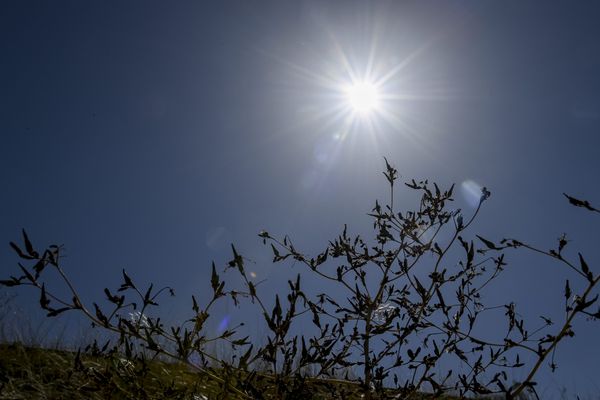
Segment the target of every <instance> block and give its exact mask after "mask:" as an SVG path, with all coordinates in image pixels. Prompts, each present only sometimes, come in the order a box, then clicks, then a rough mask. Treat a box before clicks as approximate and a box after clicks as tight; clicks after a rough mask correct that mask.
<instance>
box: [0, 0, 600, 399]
mask: <svg viewBox="0 0 600 400" xmlns="http://www.w3.org/2000/svg"><path fill="white" fill-rule="evenodd" d="M598 20H600V6H598V4H595V3H593V2H577V3H570V2H566V1H565V2H558V1H557V2H545V1H538V2H530V1H513V2H491V1H480V2H475V1H473V2H470V1H449V2H444V3H441V2H429V1H424V2H421V1H418V2H417V1H414V2H369V1H294V2H291V1H290V2H283V1H273V2H243V1H240V2H235V1H214V2H208V1H207V2H177V3H175V2H169V3H166V2H162V3H161V2H149V1H144V2H142V1H132V2H127V3H124V2H77V1H71V2H68V1H62V2H42V1H40V2H29V1H19V2H17V1H12V2H11V1H5V2H2V3H1V4H0V54H1V57H0V135H1V139H2V140H1V142H0V143H1V145H0V182H1V183H2V187H3V190H2V192H1V194H0V242H2V243H8V242H9V241H11V240H15V239H18V237H19V234H20V229H21V228H22V227H24V228H26V229H27V230H28V232H29V233H30V236H31V238H32V239H33V240H34V242H36V243H39V244H40V246H41V245H44V244H50V243H63V244H65V246H66V247H67V249H68V258H67V259H66V261H65V262H66V264H65V268H66V269H67V270H68V272H69V274H70V275H71V276H72V277H73V280H74V282H75V283H76V284H77V285H78V286H79V287H81V288H82V291H83V292H84V293H86V294H87V295H88V296H89V300H90V301H92V300H94V299H98V298H101V289H102V288H103V287H104V286H114V285H115V284H117V282H118V280H119V274H120V270H121V268H123V267H125V268H126V269H127V270H128V271H129V272H130V273H131V275H132V276H134V277H137V278H138V279H139V280H140V281H142V282H151V281H152V282H163V283H165V284H169V285H171V286H173V287H175V288H176V289H177V290H178V292H179V293H181V296H179V297H178V299H179V300H176V301H175V303H170V304H171V305H170V306H169V307H170V312H171V314H172V315H179V313H181V315H182V316H183V315H187V314H185V313H184V310H183V305H186V304H187V298H188V296H189V295H190V294H192V293H196V294H198V293H204V292H205V291H206V290H207V286H208V283H207V279H208V277H209V272H210V268H209V267H210V262H211V260H215V261H216V262H217V263H218V264H223V263H224V262H225V261H227V260H228V257H229V248H228V246H229V243H231V242H233V243H236V245H237V247H238V248H239V249H240V251H241V252H242V253H244V254H245V255H246V256H247V257H249V258H251V259H253V260H255V261H256V264H254V268H255V273H256V274H257V279H267V282H266V283H264V284H263V287H264V288H265V290H276V288H277V287H278V285H279V286H280V285H281V282H282V279H283V280H284V279H285V277H286V276H287V272H285V271H283V270H282V269H285V267H284V266H280V265H276V266H273V265H271V264H270V263H269V259H270V253H269V252H268V249H267V248H263V247H262V245H261V244H260V241H259V240H258V238H257V236H256V234H257V233H258V232H259V231H260V230H262V229H266V230H268V231H270V232H273V233H274V234H280V235H283V234H290V235H291V236H292V237H293V238H295V241H296V244H297V245H298V246H299V247H301V248H304V249H306V250H307V251H308V252H309V253H310V252H316V251H319V250H322V248H323V246H324V245H325V243H326V241H327V240H329V239H331V238H333V236H334V235H335V234H336V233H338V232H339V230H340V228H341V227H342V226H343V224H344V223H347V224H348V225H349V227H350V229H351V230H353V231H354V232H356V233H363V234H368V233H369V228H370V220H369V219H368V217H367V216H366V213H367V212H368V211H370V209H371V207H372V205H373V204H374V201H375V199H380V200H383V199H386V196H387V191H386V187H385V181H384V179H383V176H382V175H381V171H382V170H383V167H384V160H383V157H387V159H388V160H390V162H391V163H392V164H394V165H395V166H396V167H397V169H398V170H399V172H400V174H401V175H402V177H403V178H405V179H411V178H419V179H421V178H429V179H431V180H433V181H436V182H439V183H440V184H442V185H444V186H449V185H450V184H452V183H456V184H457V185H458V186H457V187H458V188H464V187H465V186H466V187H468V185H478V186H486V187H488V188H489V189H490V190H491V192H492V197H491V199H490V200H489V201H488V202H487V203H486V205H485V207H484V209H483V211H482V214H481V217H480V218H479V220H478V222H477V224H476V226H475V229H474V231H473V232H472V233H479V234H481V235H483V236H485V237H488V238H492V239H499V238H502V237H505V236H514V237H518V238H521V239H523V240H526V241H530V242H533V243H535V244H539V245H540V246H542V247H549V246H552V245H554V241H555V239H556V238H557V237H558V236H560V234H561V233H563V232H567V233H569V234H570V237H571V238H572V239H573V243H572V244H571V247H572V248H573V250H574V249H577V250H579V251H581V252H582V253H584V254H585V256H586V259H588V262H589V264H590V265H591V266H596V265H597V264H598V262H600V254H598V252H597V237H598V236H597V234H598V226H599V224H598V220H597V218H593V215H589V214H587V213H585V212H583V211H582V210H579V209H574V208H572V207H568V205H567V204H566V202H565V199H564V197H562V194H561V193H562V192H567V193H570V194H572V195H574V196H576V197H581V198H586V199H588V200H590V201H591V202H592V204H600V187H599V186H598V172H599V171H600V161H598V156H597V152H598V149H599V148H600V74H599V73H598V71H600V44H599V43H598V37H600V27H599V25H598V24H597V21H598ZM344 60H345V62H344ZM369 60H371V61H372V66H373V68H372V70H373V71H374V72H373V74H374V76H379V77H380V76H382V75H385V74H386V73H388V72H390V71H394V73H393V74H391V75H390V76H389V79H387V80H386V81H385V84H384V85H383V88H382V90H383V92H384V94H385V96H383V97H382V100H381V102H382V103H384V107H385V110H386V112H387V114H386V115H380V114H377V113H373V114H372V115H370V116H368V117H366V118H365V117H357V116H356V115H354V116H353V115H352V112H351V111H348V110H347V108H348V107H346V106H347V104H346V105H345V103H344V102H345V100H344V98H343V96H342V95H341V91H340V88H341V87H342V86H343V85H344V82H348V81H349V79H350V78H349V74H348V69H351V70H352V71H353V73H355V74H356V75H357V76H359V77H362V76H364V74H365V73H366V72H365V71H367V70H368V66H369ZM332 82H333V83H335V84H339V85H342V86H340V87H336V86H335V85H333V84H332ZM386 96H387V97H386ZM344 107H345V108H344ZM340 110H341V111H340ZM351 120H352V121H351ZM467 182H471V183H469V184H467ZM403 193H406V192H402V191H400V192H398V194H397V198H398V199H399V200H398V201H399V203H400V206H404V207H412V206H414V205H415V203H414V199H413V198H411V197H410V196H404V197H403ZM456 197H457V201H456V203H457V204H456V205H457V206H458V207H463V208H464V209H469V199H468V195H467V194H466V191H465V190H459V191H458V192H457V194H456ZM574 254H576V253H574ZM510 260H511V270H510V271H508V272H507V274H506V277H504V278H503V279H502V280H500V281H499V283H498V285H499V286H498V291H497V293H493V294H491V295H490V296H492V298H493V299H494V300H496V297H495V296H499V295H500V294H510V295H511V297H514V298H515V299H516V300H517V301H520V303H519V305H522V307H524V309H525V311H529V312H531V313H533V314H532V315H537V314H540V313H541V314H548V313H551V311H546V309H545V307H546V308H548V307H550V306H549V305H556V304H560V301H561V293H562V292H561V291H562V287H563V285H564V279H565V278H567V277H569V276H568V272H567V271H565V270H563V269H560V268H559V267H558V266H557V265H552V264H551V263H548V262H546V261H544V262H538V261H542V260H540V259H537V258H533V257H527V256H520V255H517V254H514V255H511V257H510ZM15 261H16V260H15V257H14V255H13V254H12V253H11V251H10V249H9V247H8V246H5V247H4V249H3V250H1V251H0V263H1V264H2V265H3V267H2V268H3V271H4V273H3V274H4V275H6V274H7V273H8V272H9V271H10V272H12V271H14V266H15ZM295 268H296V267H295ZM596 270H600V269H598V268H596ZM308 282H310V283H311V284H313V285H320V284H322V283H320V282H318V281H310V280H309V281H308ZM532 292H533V293H534V294H535V296H531V294H532ZM532 297H533V298H532ZM21 298H22V299H26V298H27V296H26V295H25V294H24V295H23V296H22V297H21ZM178 302H179V303H178ZM554 308H555V309H556V308H560V305H559V306H558V307H554ZM535 310H540V311H535ZM185 311H187V309H186V310H185ZM223 312H226V311H223ZM536 313H537V314H536ZM576 328H577V329H576V331H577V336H576V338H575V340H573V341H572V343H568V344H566V345H565V346H564V349H565V350H564V352H562V353H560V354H559V356H560V358H559V361H562V364H559V370H558V372H557V373H556V374H554V375H549V374H545V375H544V374H542V378H543V379H544V383H545V385H546V387H547V388H549V389H548V390H549V392H548V393H550V391H553V392H552V393H554V394H556V393H557V391H558V389H559V388H560V387H561V386H563V385H564V386H566V387H567V388H568V390H569V393H571V394H572V393H575V392H577V393H580V394H582V395H583V396H585V395H587V394H591V393H595V394H596V395H597V393H598V390H599V387H598V385H597V384H596V383H594V381H595V380H597V379H598V378H599V377H600V367H599V366H598V363H597V360H598V357H599V356H600V348H599V347H600V346H599V345H598V344H597V343H593V339H594V338H595V337H597V336H598V334H599V333H600V326H599V325H598V324H597V323H593V322H586V321H579V323H578V325H577V326H576Z"/></svg>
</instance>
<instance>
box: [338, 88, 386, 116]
mask: <svg viewBox="0 0 600 400" xmlns="http://www.w3.org/2000/svg"><path fill="white" fill-rule="evenodd" d="M345 92H346V100H347V101H348V104H349V105H350V106H351V107H352V110H353V111H354V112H356V113H358V114H360V115H367V114H370V113H372V112H374V111H377V108H378V107H379V103H380V98H379V97H380V95H379V92H378V90H377V87H376V86H375V85H374V84H372V83H370V82H366V81H365V82H354V83H353V84H351V85H348V87H346V90H345Z"/></svg>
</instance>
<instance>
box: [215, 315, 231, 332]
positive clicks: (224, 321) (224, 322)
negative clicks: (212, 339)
mask: <svg viewBox="0 0 600 400" xmlns="http://www.w3.org/2000/svg"><path fill="white" fill-rule="evenodd" d="M228 326H229V315H226V316H225V317H223V319H222V320H221V322H220V323H219V327H218V328H217V329H218V331H219V332H224V331H225V330H226V329H227V327H228Z"/></svg>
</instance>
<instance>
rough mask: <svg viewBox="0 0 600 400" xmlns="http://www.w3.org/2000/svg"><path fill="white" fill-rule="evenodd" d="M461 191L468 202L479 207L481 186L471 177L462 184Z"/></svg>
mask: <svg viewBox="0 0 600 400" xmlns="http://www.w3.org/2000/svg"><path fill="white" fill-rule="evenodd" d="M460 189H461V192H462V194H463V197H464V198H465V200H466V202H467V203H468V204H469V205H470V206H471V207H477V206H478V205H479V201H480V200H481V189H482V188H481V186H480V185H479V184H478V183H477V182H475V181H472V180H470V179H467V180H466V181H464V182H463V183H461V185H460Z"/></svg>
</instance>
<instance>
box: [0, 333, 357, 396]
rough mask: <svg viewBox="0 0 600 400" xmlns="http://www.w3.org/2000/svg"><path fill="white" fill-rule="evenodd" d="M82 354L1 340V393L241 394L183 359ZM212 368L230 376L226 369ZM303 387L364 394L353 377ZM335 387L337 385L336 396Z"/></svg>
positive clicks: (267, 383) (301, 391) (315, 392)
mask: <svg viewBox="0 0 600 400" xmlns="http://www.w3.org/2000/svg"><path fill="white" fill-rule="evenodd" d="M76 358H77V357H76V354H75V353H71V352H66V351H60V350H49V349H41V348H29V347H24V346H22V345H19V344H12V345H7V344H0V399H192V400H203V399H236V398H240V397H239V396H236V395H235V394H234V393H231V392H228V391H227V390H225V389H224V385H223V383H222V382H219V381H217V380H215V379H213V378H210V377H207V376H204V375H201V374H198V373H194V372H193V371H190V370H189V368H188V367H187V366H185V365H182V364H170V363H164V362H160V361H152V362H148V363H147V367H146V368H144V367H143V364H142V363H136V364H131V363H128V362H127V361H125V360H122V359H120V358H119V357H117V356H112V357H99V356H95V357H93V356H87V355H82V356H81V358H80V360H81V363H77V361H76ZM77 365H79V367H77ZM212 373H214V374H215V375H217V376H220V377H223V376H224V375H223V371H222V370H213V371H212ZM255 382H256V381H255ZM259 382H262V383H257V384H255V385H256V386H257V387H258V388H259V390H260V391H261V393H262V394H263V395H265V397H267V398H275V396H274V394H273V385H272V379H270V378H269V377H263V380H262V381H260V379H259ZM234 384H235V383H234ZM237 386H238V387H239V385H237ZM297 388H298V391H297V394H296V396H293V397H292V398H298V399H333V398H336V399H338V398H346V399H360V398H361V397H360V395H359V394H358V390H357V386H356V385H355V384H352V383H350V382H348V383H343V382H340V381H326V380H316V379H313V380H307V381H306V382H304V383H302V384H300V385H298V386H297ZM332 388H335V389H336V391H337V393H336V395H335V396H332V394H331V389H332ZM344 393H345V394H344Z"/></svg>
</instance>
